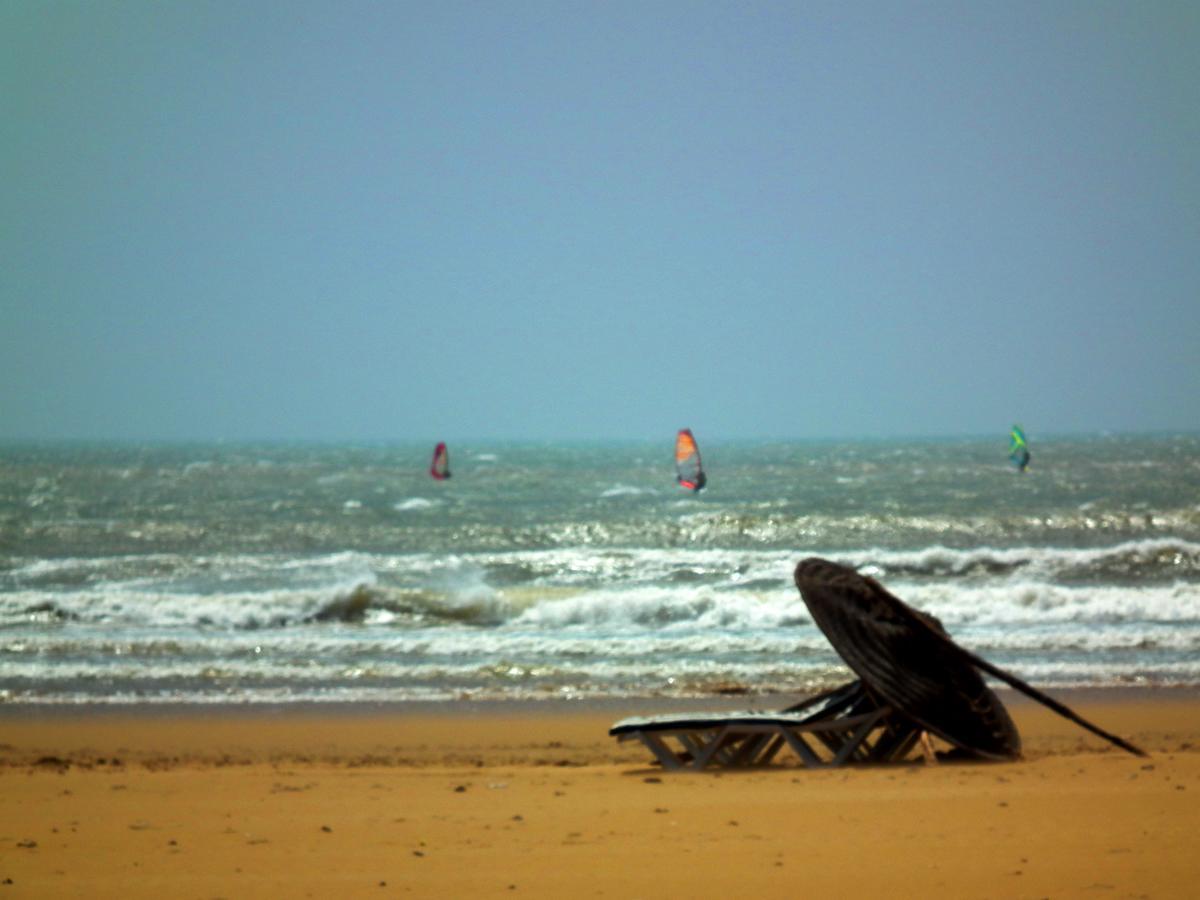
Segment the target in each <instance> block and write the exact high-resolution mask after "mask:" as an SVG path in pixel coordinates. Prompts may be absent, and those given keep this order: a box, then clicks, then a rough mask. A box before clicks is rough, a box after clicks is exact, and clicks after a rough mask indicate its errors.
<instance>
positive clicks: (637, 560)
mask: <svg viewBox="0 0 1200 900" xmlns="http://www.w3.org/2000/svg"><path fill="white" fill-rule="evenodd" d="M700 439H701V445H702V451H703V453H704V459H705V466H706V469H707V471H708V478H709V480H708V488H707V489H706V490H705V491H704V492H703V493H701V494H699V495H693V494H691V493H690V492H686V491H683V490H681V489H680V488H679V487H678V486H677V485H676V484H675V480H674V470H673V465H672V456H671V436H670V435H669V434H668V435H666V437H665V439H664V440H663V441H659V442H656V443H576V444H570V443H520V444H517V443H511V444H510V443H494V442H493V443H488V442H478V443H473V442H459V443H452V444H451V446H450V461H451V469H452V471H453V477H452V478H451V479H450V480H448V481H445V482H436V481H434V480H432V479H431V478H430V477H429V476H428V474H427V471H426V470H427V467H428V457H429V452H430V451H431V450H432V442H430V443H429V445H425V444H421V445H416V444H395V445H384V444H376V445H360V446H350V445H343V446H339V445H331V444H297V445H279V444H267V445H248V444H247V445H235V444H189V445H144V446H143V445H134V444H129V445H120V444H97V445H92V444H78V443H62V444H7V445H3V446H0V703H3V704H7V705H18V704H66V705H69V704H95V703H139V704H150V703H173V704H206V703H221V704H230V703H234V704H243V703H244V704H262V703H269V704H279V703H283V704H286V703H314V702H339V703H391V702H403V701H455V700H463V699H467V700H484V701H490V700H501V701H503V700H521V701H530V700H538V699H549V698H561V699H571V700H584V701H586V700H597V699H612V698H622V697H676V698H682V697H711V696H716V695H723V694H750V695H762V694H774V693H790V694H804V693H808V692H811V691H813V690H816V689H819V688H823V687H827V686H831V685H833V684H836V683H839V682H841V681H844V680H847V679H848V678H849V677H850V676H849V673H848V670H847V669H846V668H845V667H844V665H843V664H842V663H841V662H840V661H839V659H838V658H837V656H836V655H835V654H834V652H833V650H832V649H831V647H830V646H829V644H828V642H827V641H826V640H825V638H824V637H823V635H822V634H821V633H820V632H819V631H818V630H817V629H816V627H815V626H814V625H813V623H812V621H811V619H810V618H809V616H808V614H807V611H806V609H805V607H804V604H803V602H802V601H801V599H800V596H799V594H798V592H797V590H796V588H795V586H794V585H793V584H792V580H791V573H792V569H793V568H794V566H795V564H796V562H797V561H799V560H800V559H802V558H804V557H806V556H813V555H816V556H825V557H828V558H830V559H833V560H837V561H839V562H843V563H847V564H850V565H854V566H856V567H858V568H859V569H860V570H861V571H863V572H864V573H868V574H871V575H874V576H875V577H877V578H879V579H880V580H881V581H882V582H883V583H884V584H885V585H886V586H887V587H888V588H889V589H890V590H891V591H892V592H893V593H895V594H896V595H898V596H899V597H901V598H902V599H904V600H905V601H907V602H908V603H909V604H911V605H913V606H916V607H918V608H920V609H923V610H925V611H927V612H930V613H933V614H934V615H936V616H937V617H939V618H940V619H941V620H942V622H943V624H944V625H945V627H946V628H947V630H948V631H949V632H950V634H951V635H952V636H954V637H955V639H956V640H958V641H959V642H960V643H962V644H963V645H964V646H966V647H968V648H970V649H972V650H974V651H975V652H977V653H979V654H981V655H983V656H984V657H986V658H988V659H990V660H991V661H993V662H994V663H996V664H998V665H1000V666H1002V667H1005V668H1008V669H1010V670H1011V671H1013V672H1014V673H1016V674H1017V675H1019V676H1021V677H1023V678H1025V679H1026V680H1028V681H1031V682H1032V683H1034V684H1036V685H1039V686H1043V687H1048V688H1054V687H1067V686H1120V685H1136V686H1156V685H1163V686H1168V685H1197V684H1200V436H1196V435H1181V436H1155V437H1146V436H1098V437H1090V438H1065V437H1063V438H1054V439H1051V438H1045V439H1038V437H1037V436H1036V435H1031V448H1032V450H1033V462H1032V465H1031V466H1030V468H1029V471H1027V472H1025V473H1024V474H1021V473H1018V472H1016V471H1015V470H1014V469H1013V468H1012V467H1011V466H1010V465H1009V463H1008V461H1007V458H1006V453H1007V436H1006V435H1003V434H1002V435H1000V437H999V438H997V439H987V440H983V439H962V440H950V439H947V440H932V441H904V442H896V441H857V442H803V443H802V442H791V443H783V442H779V443H728V442H727V443H722V442H714V443H711V444H709V443H705V442H704V438H703V436H700Z"/></svg>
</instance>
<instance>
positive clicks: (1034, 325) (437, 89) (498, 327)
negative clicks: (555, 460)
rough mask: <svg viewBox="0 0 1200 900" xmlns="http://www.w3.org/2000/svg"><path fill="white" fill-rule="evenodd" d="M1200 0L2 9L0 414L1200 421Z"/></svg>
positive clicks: (273, 419)
mask: <svg viewBox="0 0 1200 900" xmlns="http://www.w3.org/2000/svg"><path fill="white" fill-rule="evenodd" d="M1198 47H1200V5H1197V4H1195V3H1193V2H1148V3H1134V2H1121V3H1111V2H1103V0H1101V2H1069V0H1063V2H1053V3H1046V2H1042V0H1038V2H1022V0H1014V2H1004V3H976V2H954V3H941V2H904V3H893V2H874V0H873V2H858V3H855V2H849V3H841V2H815V0H814V2H788V3H773V2H749V3H746V2H737V3H733V2H728V3H726V2H722V3H717V2H704V0H689V2H654V0H651V2H645V0H637V2H622V0H615V2H608V0H606V2H603V3H601V2H568V3H563V2H557V0H547V2H524V0H514V2H499V3H497V2H466V3H465V2H455V0H450V2H438V3H408V2H379V3H363V2H343V0H338V2H321V3H317V2H309V0H286V2H283V0H280V2H265V0H260V2H255V0H250V2H244V3H242V2H216V0H210V2H186V0H184V2H172V3H162V2H158V0H154V2H128V0H109V2H104V3H96V2H91V0H87V2H73V0H58V2H26V0H0V439H8V440H25V439H37V440H41V439H83V440H93V439H95V440H139V441H142V440H166V441H175V440H226V441H237V440H285V441H290V440H332V441H356V440H383V441H388V440H410V439H411V440H422V439H430V440H434V439H439V438H447V439H456V438H458V439H483V438H487V439H506V440H538V441H540V440H568V439H582V440H591V439H647V438H654V437H658V436H662V435H670V434H672V433H673V432H674V431H675V429H677V428H680V427H684V426H690V427H691V428H692V429H693V430H694V431H695V432H696V433H697V435H703V436H704V437H706V438H710V439H730V440H733V439H756V438H801V439H803V438H847V437H888V436H938V435H960V434H988V433H992V432H998V433H1006V432H1007V429H1008V427H1009V426H1010V425H1011V424H1012V423H1013V422H1020V423H1022V424H1023V425H1024V426H1025V428H1026V430H1027V431H1028V432H1029V434H1030V437H1031V439H1033V438H1034V437H1035V436H1036V435H1038V434H1039V433H1041V434H1050V433H1076V432H1092V431H1116V432H1122V431H1135V432H1137V431H1162V430H1165V431H1195V430H1197V428H1200V52H1197V48H1198Z"/></svg>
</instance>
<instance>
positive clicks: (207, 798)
mask: <svg viewBox="0 0 1200 900" xmlns="http://www.w3.org/2000/svg"><path fill="white" fill-rule="evenodd" d="M1004 696H1005V699H1006V702H1007V703H1008V704H1009V706H1010V709H1011V710H1012V712H1013V715H1014V718H1015V719H1016V721H1017V724H1018V726H1019V727H1020V729H1021V732H1022V736H1023V738H1024V741H1025V748H1026V753H1025V759H1024V760H1023V761H1021V762H1017V763H1010V764H988V765H979V764H976V765H969V764H945V763H943V764H940V765H937V766H933V767H929V766H926V765H924V764H922V763H915V764H911V765H900V766H886V767H877V768H867V769H838V770H819V771H813V770H803V769H799V768H795V767H794V766H792V765H790V764H787V765H777V766H773V767H772V768H770V769H760V770H755V771H749V772H738V773H729V772H726V773H703V774H685V775H668V774H664V773H662V772H661V771H660V770H659V769H657V768H656V767H655V766H652V765H650V763H649V759H648V754H647V753H646V752H645V751H644V750H642V749H640V748H638V747H637V746H634V745H631V744H623V745H618V744H617V743H616V742H615V741H614V740H613V739H611V738H609V737H608V736H607V733H606V732H607V728H608V726H609V725H610V724H611V723H612V722H613V721H614V720H615V719H617V718H620V717H621V713H620V712H618V711H616V708H615V707H614V709H609V708H607V706H605V707H601V708H596V707H589V708H586V709H583V710H580V709H577V708H574V707H570V706H566V705H563V706H557V705H542V706H537V705H533V704H530V705H525V706H513V705H503V704H497V705H493V706H483V705H481V706H471V705H468V706H464V707H458V708H451V709H447V708H445V707H437V708H435V709H431V708H424V709H422V708H420V707H398V708H393V709H372V710H362V709H356V708H354V707H346V708H337V709H334V710H329V709H324V710H322V709H315V708H295V709H288V708H274V709H269V710H265V709H251V710H246V709H237V708H221V709H217V710H181V709H178V708H177V709H171V710H129V709H124V710H122V709H115V710H113V709H102V708H92V709H88V710H82V711H81V710H73V711H67V710H62V709H42V710H33V709H24V710H20V709H13V708H9V709H7V710H5V711H4V713H3V717H2V718H0V726H2V727H3V731H4V737H3V741H2V744H3V747H2V765H0V778H2V779H3V787H2V790H3V797H4V800H3V803H2V805H0V810H2V812H0V889H2V890H3V892H4V894H3V895H4V896H12V897H24V896H56V897H66V896H80V897H84V896H86V897H118V896H120V897H150V896H154V897H162V896H171V897H197V898H213V897H268V896H270V897H327V896H370V897H386V896H390V895H407V896H414V897H434V896H437V897H465V896H497V895H502V896H525V897H567V896H582V897H682V896H689V897H711V896H759V897H794V896H797V895H800V894H805V895H806V894H810V893H816V894H819V895H824V896H835V897H856V896H890V897H918V896H920V897H930V896H945V897H1055V898H1057V897H1154V898H1159V897H1191V896H1195V891H1196V887H1195V886H1196V883H1197V880H1198V879H1200V854H1197V853H1196V850H1195V848H1196V834H1197V830H1198V828H1200V808H1198V806H1197V798H1200V695H1198V694H1197V693H1196V692H1194V691H1186V692H1182V691H1159V692H1150V691H1128V692H1096V691H1090V692H1079V693H1073V694H1072V693H1066V694H1060V696H1061V697H1062V698H1063V699H1065V700H1067V702H1070V703H1072V704H1074V705H1075V706H1076V708H1077V709H1078V710H1079V711H1080V712H1082V713H1084V714H1085V715H1087V716H1089V717H1092V718H1093V719H1094V720H1095V721H1097V722H1099V723H1100V724H1102V725H1104V726H1105V727H1108V728H1110V729H1112V730H1114V731H1116V732H1117V733H1120V734H1122V735H1123V736H1125V737H1128V738H1130V739H1132V740H1134V741H1136V742H1138V743H1139V744H1140V745H1141V746H1143V747H1144V748H1145V749H1146V750H1147V751H1149V753H1150V754H1151V756H1150V757H1149V758H1146V759H1140V758H1136V757H1133V756H1130V755H1128V754H1126V753H1123V752H1120V751H1118V750H1116V749H1112V748H1109V747H1108V746H1106V745H1105V744H1104V743H1103V742H1102V741H1100V740H1099V739H1098V738H1094V737H1092V736H1091V735H1089V734H1087V733H1086V732H1083V731H1081V730H1080V729H1078V728H1076V727H1075V726H1072V725H1071V724H1070V723H1068V722H1065V721H1063V720H1061V719H1059V718H1057V717H1056V716H1054V715H1053V714H1051V713H1050V712H1048V711H1046V710H1043V709H1041V708H1039V707H1036V706H1034V705H1032V704H1030V703H1028V702H1026V701H1024V700H1023V699H1020V698H1014V697H1013V696H1012V695H1011V694H1008V693H1006V694H1005V695H1004ZM669 705H670V704H668V703H666V702H662V701H659V702H657V703H656V702H655V701H642V702H640V703H637V704H628V705H627V709H628V711H631V712H643V711H647V710H650V709H654V708H658V709H661V708H663V707H666V706H669ZM755 705H757V706H760V707H765V706H769V705H770V704H769V703H756V704H755ZM735 707H736V704H732V705H730V706H729V707H727V708H735ZM784 762H785V763H790V760H786V761H784Z"/></svg>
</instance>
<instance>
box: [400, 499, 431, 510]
mask: <svg viewBox="0 0 1200 900" xmlns="http://www.w3.org/2000/svg"><path fill="white" fill-rule="evenodd" d="M436 505H437V503H436V501H434V500H427V499H425V498H424V497H409V498H408V499H407V500H401V501H399V502H398V503H395V504H393V506H392V509H394V510H396V511H397V512H414V511H416V510H422V509H431V508H432V507H434V506H436Z"/></svg>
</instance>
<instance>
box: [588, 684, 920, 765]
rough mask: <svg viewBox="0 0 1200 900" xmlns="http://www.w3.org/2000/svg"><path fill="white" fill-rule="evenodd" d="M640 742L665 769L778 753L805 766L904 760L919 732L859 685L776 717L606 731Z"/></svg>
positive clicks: (636, 723) (707, 717) (656, 719)
mask: <svg viewBox="0 0 1200 900" xmlns="http://www.w3.org/2000/svg"><path fill="white" fill-rule="evenodd" d="M608 733H609V734H610V735H612V736H614V737H616V738H617V739H618V740H619V741H629V740H639V741H641V742H642V744H644V745H645V746H646V748H647V749H649V750H650V752H651V753H653V754H654V757H655V759H657V760H658V762H659V763H660V764H661V765H662V767H663V768H664V769H667V770H669V771H677V770H682V769H693V770H697V771H698V770H700V769H703V768H705V767H707V766H726V767H735V768H736V767H750V766H765V765H767V764H768V763H770V762H771V761H772V760H773V759H775V757H776V756H777V755H778V754H779V753H780V751H783V750H785V749H788V750H791V751H792V752H793V753H794V754H795V755H796V757H797V758H798V759H799V760H800V762H801V763H802V764H803V765H804V766H807V767H813V768H819V767H826V766H840V765H843V764H844V763H850V762H889V761H896V760H900V759H903V758H904V757H905V756H906V755H907V754H908V753H909V752H910V751H911V750H912V748H913V746H914V745H915V744H916V743H917V741H918V739H919V737H920V728H919V726H917V725H915V724H914V723H912V722H910V721H909V720H907V719H904V718H903V717H900V716H897V715H895V713H894V712H893V711H892V709H891V708H890V707H887V706H879V705H877V704H876V703H875V702H874V701H873V700H872V699H871V698H870V697H869V696H868V695H867V693H866V691H864V690H863V687H862V683H861V682H858V681H854V682H851V683H849V684H844V685H842V686H841V687H838V688H835V689H833V690H831V691H827V692H825V693H823V694H818V695H817V696H815V697H812V698H810V699H808V700H806V701H804V702H802V703H799V704H797V705H796V706H793V707H790V708H789V709H786V710H783V711H781V712H758V711H748V712H730V713H678V714H674V715H665V716H652V717H649V718H630V719H624V720H622V721H620V722H618V723H617V724H615V725H614V726H613V727H612V728H611V729H609V732H608Z"/></svg>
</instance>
